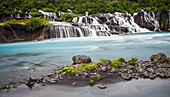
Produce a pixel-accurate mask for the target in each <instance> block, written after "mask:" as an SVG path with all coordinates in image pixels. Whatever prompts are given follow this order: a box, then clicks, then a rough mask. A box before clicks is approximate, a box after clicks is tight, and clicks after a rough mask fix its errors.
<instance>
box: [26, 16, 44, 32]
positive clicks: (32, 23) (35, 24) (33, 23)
mask: <svg viewBox="0 0 170 97" xmlns="http://www.w3.org/2000/svg"><path fill="white" fill-rule="evenodd" d="M41 23H42V22H41V19H40V18H31V19H30V20H29V21H28V22H27V23H26V24H25V25H26V27H27V30H29V31H34V30H35V29H36V28H39V27H40V25H41Z"/></svg>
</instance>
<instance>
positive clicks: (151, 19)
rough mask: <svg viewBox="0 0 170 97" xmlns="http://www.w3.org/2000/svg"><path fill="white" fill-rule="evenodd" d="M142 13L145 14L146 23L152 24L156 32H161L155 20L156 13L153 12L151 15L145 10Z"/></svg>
mask: <svg viewBox="0 0 170 97" xmlns="http://www.w3.org/2000/svg"><path fill="white" fill-rule="evenodd" d="M142 12H144V19H145V21H146V22H149V23H151V24H152V25H153V26H154V27H155V28H154V31H156V30H158V31H160V26H159V22H158V21H157V20H156V18H155V13H154V12H153V11H150V12H149V13H147V12H146V11H144V10H142Z"/></svg>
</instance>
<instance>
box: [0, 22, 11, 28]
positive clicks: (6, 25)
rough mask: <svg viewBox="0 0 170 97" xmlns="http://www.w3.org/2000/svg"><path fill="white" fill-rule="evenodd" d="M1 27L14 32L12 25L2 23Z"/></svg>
mask: <svg viewBox="0 0 170 97" xmlns="http://www.w3.org/2000/svg"><path fill="white" fill-rule="evenodd" d="M0 26H2V27H4V28H6V29H8V30H12V27H11V25H10V24H8V23H0Z"/></svg>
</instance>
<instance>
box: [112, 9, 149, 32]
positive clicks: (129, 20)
mask: <svg viewBox="0 0 170 97" xmlns="http://www.w3.org/2000/svg"><path fill="white" fill-rule="evenodd" d="M112 21H113V22H114V24H116V25H117V26H119V31H120V32H122V31H121V27H126V28H127V30H128V32H130V33H139V32H150V31H149V30H147V29H145V28H141V27H139V26H138V25H137V24H136V23H135V22H134V17H133V16H131V14H128V13H120V12H115V13H114V14H113V17H112Z"/></svg>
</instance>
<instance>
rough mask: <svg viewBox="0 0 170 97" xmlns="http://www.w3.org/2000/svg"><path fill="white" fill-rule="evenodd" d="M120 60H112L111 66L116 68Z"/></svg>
mask: <svg viewBox="0 0 170 97" xmlns="http://www.w3.org/2000/svg"><path fill="white" fill-rule="evenodd" d="M120 64H121V62H119V61H117V60H113V61H112V63H111V66H114V67H116V68H118V67H119V66H120Z"/></svg>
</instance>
